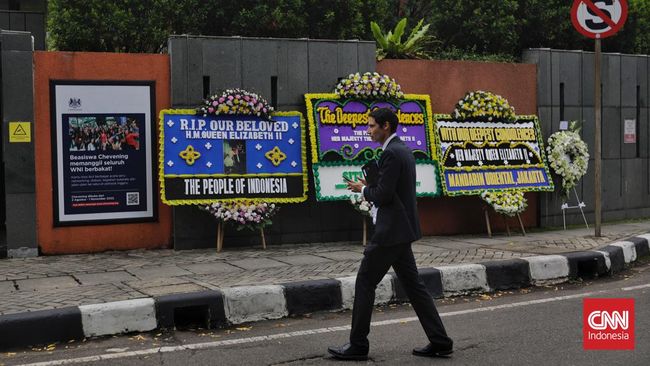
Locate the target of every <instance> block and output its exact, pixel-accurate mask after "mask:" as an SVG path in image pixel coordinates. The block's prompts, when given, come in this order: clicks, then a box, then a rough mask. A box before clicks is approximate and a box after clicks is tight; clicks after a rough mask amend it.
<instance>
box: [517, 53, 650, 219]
mask: <svg viewBox="0 0 650 366" xmlns="http://www.w3.org/2000/svg"><path fill="white" fill-rule="evenodd" d="M524 61H525V62H529V63H535V64H537V67H538V69H537V106H538V107H537V109H538V115H539V118H540V121H541V125H542V130H543V134H544V136H545V138H548V136H549V135H550V134H551V133H553V132H555V131H558V129H559V123H560V121H562V120H578V121H582V122H583V123H582V125H583V127H582V132H581V134H582V137H583V139H584V140H585V142H586V143H587V145H588V146H589V151H590V152H591V154H592V155H593V146H594V139H595V136H594V119H595V117H594V53H593V52H584V51H563V50H552V49H530V50H527V51H525V52H524ZM601 67H602V79H601V80H602V130H601V131H602V159H603V160H602V200H603V205H602V207H603V220H604V221H605V220H609V221H611V220H620V219H630V218H638V217H648V216H650V184H649V182H650V179H649V175H650V165H649V162H650V160H649V157H650V143H649V142H650V129H649V128H648V125H649V124H648V123H649V119H648V118H649V114H648V108H649V106H650V103H649V83H648V76H649V75H650V71H649V69H648V68H649V67H650V62H649V61H648V56H647V55H623V54H611V53H604V54H602V61H601ZM625 120H634V122H633V123H632V122H628V124H634V125H635V130H636V136H635V141H634V143H624V128H625ZM593 174H594V166H593V159H591V160H590V162H589V171H588V173H587V175H586V176H585V177H584V178H583V179H582V181H581V183H580V184H579V186H578V187H577V188H578V189H577V191H578V195H579V196H580V197H581V198H582V199H583V200H584V201H585V203H586V205H587V207H586V210H587V219H588V220H589V221H590V222H593V217H594V215H593V207H594V175H593ZM573 202H574V203H575V199H574V200H573ZM561 204H562V199H561V197H560V196H559V194H557V193H556V194H543V195H541V205H540V206H541V214H540V221H541V222H540V224H541V226H557V225H561V224H562V210H561V209H560V207H561ZM567 214H568V216H567V221H568V222H571V223H575V224H579V223H580V222H581V221H582V217H581V216H580V212H579V211H578V210H570V214H569V211H567Z"/></svg>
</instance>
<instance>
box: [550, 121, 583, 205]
mask: <svg viewBox="0 0 650 366" xmlns="http://www.w3.org/2000/svg"><path fill="white" fill-rule="evenodd" d="M546 152H547V156H548V161H549V165H550V166H551V168H553V171H554V172H555V174H557V175H558V176H560V177H561V178H562V190H563V194H564V195H565V196H568V195H569V191H570V190H571V189H573V187H575V185H576V184H577V183H578V180H580V178H582V176H584V175H585V174H586V173H587V167H588V165H589V152H588V150H587V144H586V143H585V142H584V141H582V139H581V138H580V135H579V134H578V133H576V132H572V131H559V132H555V133H554V134H552V135H551V136H550V137H549V138H548V145H547V147H546Z"/></svg>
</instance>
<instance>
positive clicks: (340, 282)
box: [0, 233, 650, 350]
mask: <svg viewBox="0 0 650 366" xmlns="http://www.w3.org/2000/svg"><path fill="white" fill-rule="evenodd" d="M648 255H650V233H648V234H643V235H638V236H636V237H633V238H629V239H627V240H622V241H618V242H615V243H612V244H610V245H607V246H605V247H603V248H601V249H600V250H589V251H582V252H572V253H564V254H558V255H545V256H533V257H526V258H521V259H512V260H503V261H489V262H483V263H479V264H460V265H451V266H441V267H438V268H420V277H421V279H422V281H423V282H424V284H425V286H426V288H427V291H429V293H430V294H431V296H432V297H435V298H439V297H442V296H443V295H444V296H449V295H456V294H466V293H477V292H478V293H480V292H490V291H494V290H505V289H511V288H521V287H526V286H531V285H537V284H542V283H549V282H553V283H561V282H565V281H567V280H569V279H571V278H577V277H598V276H602V275H607V274H615V273H618V272H620V271H622V270H624V269H625V268H626V266H628V265H629V264H630V263H633V262H635V261H636V260H637V259H638V258H639V257H644V256H648ZM354 286H355V277H354V276H350V277H342V278H336V279H328V280H312V281H300V282H292V283H285V284H282V285H265V286H242V287H231V288H223V289H221V290H206V291H200V292H193V293H181V294H172V295H164V296H158V297H154V298H142V299H134V300H125V301H117V302H109V303H104V304H93V305H81V306H74V307H65V308H59V309H52V310H40V311H33V312H27V313H18V314H7V315H0V350H5V349H10V348H18V347H26V346H35V345H41V344H49V343H53V342H64V341H68V340H80V339H84V338H86V337H94V336H101V335H112V334H119V333H124V332H134V331H139V332H141V331H149V330H153V329H158V328H173V327H178V326H180V325H181V324H182V323H183V321H187V318H190V319H191V320H192V321H194V322H197V320H198V322H199V323H201V322H202V323H203V325H204V326H205V327H207V328H216V327H223V326H227V325H234V324H241V323H247V322H253V321H259V320H265V319H279V318H283V317H286V316H292V315H300V314H305V313H311V312H314V311H323V310H325V311H338V310H345V309H351V308H352V304H353V302H354ZM407 299H408V297H407V296H406V293H405V291H404V289H403V288H402V286H401V284H400V283H399V280H398V279H397V277H396V276H395V274H394V273H389V274H387V275H386V276H384V278H383V279H382V281H381V282H380V283H379V285H378V286H377V291H376V296H375V304H376V305H379V304H386V303H389V302H401V301H405V300H407ZM44 324H46V325H47V326H44Z"/></svg>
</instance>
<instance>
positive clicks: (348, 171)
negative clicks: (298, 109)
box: [305, 94, 442, 200]
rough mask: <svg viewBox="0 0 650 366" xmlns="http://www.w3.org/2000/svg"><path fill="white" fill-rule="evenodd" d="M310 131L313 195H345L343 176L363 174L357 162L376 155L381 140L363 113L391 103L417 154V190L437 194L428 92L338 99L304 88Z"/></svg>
mask: <svg viewBox="0 0 650 366" xmlns="http://www.w3.org/2000/svg"><path fill="white" fill-rule="evenodd" d="M305 99H306V102H307V112H308V114H309V115H308V118H309V123H310V131H311V136H310V138H311V146H312V157H311V158H312V163H313V170H314V182H315V186H316V198H317V199H318V200H344V199H348V198H349V196H350V192H349V191H348V190H347V185H346V184H345V181H344V179H343V177H344V176H346V177H348V178H350V179H355V178H359V177H362V173H361V167H362V166H363V165H364V164H365V163H366V162H368V161H370V160H372V159H378V158H379V156H380V154H381V146H379V145H378V144H377V143H375V142H373V141H372V140H371V138H370V136H369V135H368V133H367V132H366V129H367V119H368V114H369V113H370V112H371V111H372V110H374V109H376V108H390V109H392V110H393V111H395V113H396V114H397V117H398V119H399V125H398V129H397V136H399V138H400V139H402V141H404V143H405V144H406V145H407V146H408V147H410V148H411V150H412V151H413V155H414V156H415V159H416V174H417V178H416V179H417V182H416V184H417V186H416V190H417V194H418V196H437V195H440V194H441V192H442V190H441V189H440V188H439V182H438V171H437V169H438V166H437V162H436V161H435V159H434V154H433V151H432V150H431V148H430V146H431V145H432V144H431V141H432V135H431V134H430V132H429V131H430V129H429V124H430V123H431V121H430V118H431V113H430V110H431V103H430V100H429V96H428V95H405V96H404V99H400V100H393V101H381V100H373V101H368V100H361V99H358V100H357V99H347V100H343V99H339V96H338V95H337V94H306V95H305Z"/></svg>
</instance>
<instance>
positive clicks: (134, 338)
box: [129, 335, 147, 341]
mask: <svg viewBox="0 0 650 366" xmlns="http://www.w3.org/2000/svg"><path fill="white" fill-rule="evenodd" d="M129 339H130V340H132V341H144V340H146V339H147V338H145V337H143V336H141V335H137V336H133V337H129Z"/></svg>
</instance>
